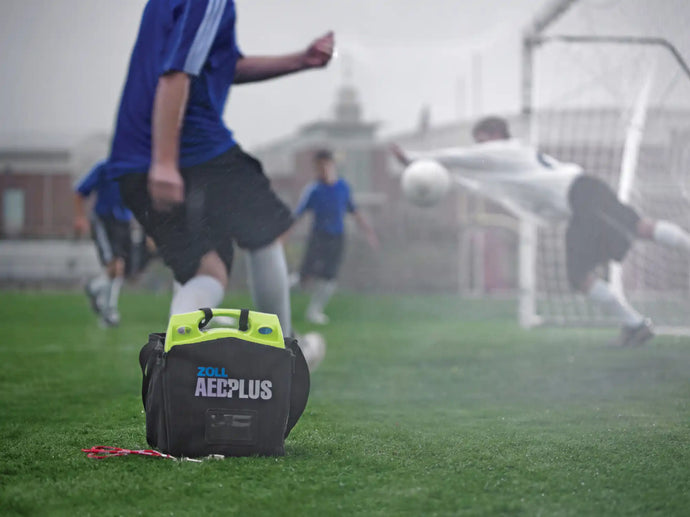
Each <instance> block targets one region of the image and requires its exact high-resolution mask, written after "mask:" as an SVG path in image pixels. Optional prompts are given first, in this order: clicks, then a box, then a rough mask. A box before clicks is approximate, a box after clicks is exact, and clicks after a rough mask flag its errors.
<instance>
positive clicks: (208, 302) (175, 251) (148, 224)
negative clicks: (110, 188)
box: [120, 171, 232, 314]
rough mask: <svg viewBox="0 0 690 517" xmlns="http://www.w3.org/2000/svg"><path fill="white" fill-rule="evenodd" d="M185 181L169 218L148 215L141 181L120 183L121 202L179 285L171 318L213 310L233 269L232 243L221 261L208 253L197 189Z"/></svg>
mask: <svg viewBox="0 0 690 517" xmlns="http://www.w3.org/2000/svg"><path fill="white" fill-rule="evenodd" d="M184 172H185V171H183V173H184ZM187 172H190V174H193V173H195V172H198V171H187ZM189 178H190V176H187V177H186V178H185V187H186V198H185V204H184V205H181V206H177V207H174V208H173V209H172V210H170V211H168V212H158V211H156V210H154V209H153V206H152V204H151V199H150V197H149V195H148V190H147V184H146V175H143V174H142V175H139V174H131V175H128V176H125V177H124V178H123V179H122V180H121V182H120V191H121V193H122V198H123V200H124V201H125V203H126V204H127V206H128V207H129V208H130V210H132V212H133V213H134V215H135V217H136V218H137V221H138V222H139V223H140V224H141V225H142V227H143V228H144V230H145V232H146V234H147V235H149V236H151V238H152V239H153V241H154V243H155V244H156V247H157V250H158V253H159V254H160V256H161V258H162V259H163V262H164V263H165V264H166V265H167V266H168V267H169V268H170V269H171V270H172V272H173V275H174V278H175V280H176V281H177V282H178V283H179V284H180V288H179V289H178V290H177V291H176V292H175V294H174V296H173V298H172V301H171V305H170V312H171V314H179V313H183V312H190V311H194V310H197V309H199V308H201V307H217V306H218V305H219V304H220V303H221V302H222V300H223V295H224V292H225V286H226V284H227V277H228V271H229V267H230V265H231V263H232V262H231V261H232V243H230V245H229V249H230V252H229V253H228V252H227V250H226V253H225V256H224V257H221V256H220V254H219V253H218V252H217V251H216V250H214V249H213V246H212V244H211V242H210V240H209V235H208V228H207V226H208V225H206V224H202V223H203V222H204V221H205V219H204V216H203V215H204V214H203V207H204V204H203V200H202V201H201V203H199V202H198V201H199V200H198V197H199V193H198V189H197V184H196V183H195V182H194V181H190V180H189ZM199 210H201V212H199Z"/></svg>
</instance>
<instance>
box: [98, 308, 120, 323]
mask: <svg viewBox="0 0 690 517" xmlns="http://www.w3.org/2000/svg"><path fill="white" fill-rule="evenodd" d="M101 321H102V322H103V324H104V325H105V326H106V327H117V326H118V325H119V324H120V313H119V312H117V309H107V310H105V311H103V314H101Z"/></svg>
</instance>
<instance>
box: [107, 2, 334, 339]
mask: <svg viewBox="0 0 690 517" xmlns="http://www.w3.org/2000/svg"><path fill="white" fill-rule="evenodd" d="M235 22H236V11H235V4H234V2H233V1H232V0H149V1H148V2H147V4H146V7H145V8H144V12H143V15H142V19H141V25H140V28H139V33H138V36H137V40H136V43H135V45H134V49H133V51H132V56H131V59H130V64H129V70H128V74H127V79H126V82H125V86H124V89H123V92H122V97H121V101H120V107H119V111H118V115H117V122H116V127H115V133H114V137H113V143H112V148H111V153H110V157H109V159H108V168H109V170H110V171H111V176H112V177H116V178H119V181H120V185H121V192H122V195H123V198H124V200H125V203H126V204H127V206H129V207H130V208H131V209H132V211H133V212H134V215H135V217H136V218H137V220H138V221H139V222H140V223H141V224H142V226H143V227H144V229H145V230H146V233H147V234H149V235H150V236H151V237H152V238H153V240H154V242H155V243H156V246H157V248H158V252H159V254H160V256H161V257H162V258H163V260H164V261H165V263H166V264H167V265H168V266H169V267H170V268H171V269H172V271H173V274H174V276H175V279H176V280H177V282H179V283H180V284H181V288H180V289H179V290H177V292H176V293H175V294H174V295H173V299H172V303H171V313H183V312H188V311H192V310H196V309H198V308H199V307H205V306H207V307H217V306H218V305H219V304H220V303H221V301H222V299H223V296H224V291H225V287H226V285H227V280H228V274H229V271H230V268H231V265H232V259H233V246H234V244H237V245H238V246H240V247H241V248H243V249H246V250H247V251H248V260H249V267H248V269H249V274H250V286H251V291H252V297H253V299H254V303H255V305H256V307H257V309H258V310H261V311H263V312H269V313H274V314H277V315H278V317H279V319H280V322H281V324H282V326H283V330H284V332H285V333H286V334H290V333H291V321H290V319H291V318H290V300H289V288H288V279H287V266H286V262H285V256H284V252H283V248H282V245H281V243H280V242H279V240H278V237H279V236H280V235H281V234H282V233H283V232H284V231H285V230H286V229H287V228H289V226H290V225H291V223H292V215H291V213H290V210H289V209H288V207H287V206H285V204H284V203H283V202H282V201H281V200H280V199H279V198H278V197H277V196H276V195H275V193H274V192H273V190H272V189H271V185H270V183H269V180H268V178H267V177H266V176H265V175H264V172H263V170H262V166H261V164H260V163H259V162H258V161H257V160H256V159H254V158H253V157H251V156H249V155H248V154H246V153H245V152H244V151H243V150H242V149H241V148H240V146H239V145H238V144H237V142H236V141H235V138H234V136H233V134H232V132H231V131H230V130H229V129H228V128H227V127H226V126H225V123H224V122H223V110H224V108H225V103H226V100H227V97H228V93H229V90H230V87H231V85H233V84H240V83H249V82H255V81H262V80H266V79H271V78H274V77H279V76H283V75H286V74H290V73H293V72H298V71H302V70H309V69H315V68H321V67H324V66H326V65H327V64H328V62H329V61H330V59H331V56H332V53H333V44H334V37H333V34H332V33H327V34H325V35H324V36H322V37H320V38H318V39H316V40H315V41H313V42H312V43H311V44H310V45H308V46H307V47H306V48H305V49H303V50H300V51H297V52H294V53H291V54H283V55H278V56H245V55H244V54H243V53H242V52H241V51H240V49H239V46H238V44H237V41H236V30H235ZM305 101H307V99H305Z"/></svg>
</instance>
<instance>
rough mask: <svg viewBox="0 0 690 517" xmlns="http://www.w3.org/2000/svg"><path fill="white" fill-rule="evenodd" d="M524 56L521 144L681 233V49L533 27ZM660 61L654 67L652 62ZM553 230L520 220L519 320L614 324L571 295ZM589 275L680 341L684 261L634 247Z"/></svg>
mask: <svg viewBox="0 0 690 517" xmlns="http://www.w3.org/2000/svg"><path fill="white" fill-rule="evenodd" d="M565 4H567V6H566V8H570V7H572V5H573V4H574V2H565V3H560V5H561V6H563V5H565ZM551 12H559V13H560V14H562V13H563V12H564V11H563V10H561V11H558V10H556V9H555V8H554V10H552V11H551ZM552 21H553V19H552ZM534 26H535V25H533V26H532V27H534ZM537 28H538V29H539V30H541V31H543V30H545V29H546V25H543V24H542V25H539V26H537ZM583 47H587V49H588V53H584V52H581V49H582V48H583ZM612 47H615V50H612ZM523 52H525V53H528V54H529V55H528V56H527V54H525V55H523V65H524V67H523V74H525V75H523V83H522V84H523V106H522V112H523V115H524V116H525V117H526V124H527V127H528V133H529V135H530V139H531V141H532V142H533V143H534V144H535V145H536V146H538V147H539V148H540V149H541V150H543V151H545V152H546V153H548V154H552V155H553V156H555V157H556V158H557V159H561V160H563V161H572V162H576V163H579V164H581V165H582V166H583V168H584V169H585V171H586V172H588V173H590V174H594V175H596V176H598V177H600V178H601V179H602V180H604V181H605V182H607V183H608V184H609V185H610V186H611V187H612V188H613V189H614V190H615V191H617V193H618V195H619V197H620V199H621V200H623V201H624V202H628V203H630V204H631V205H632V206H633V207H635V208H636V209H637V210H638V211H639V212H640V213H641V214H643V215H645V216H648V217H650V218H653V219H667V220H670V221H673V222H675V223H676V224H678V225H680V226H681V227H683V228H684V229H685V230H687V231H690V197H689V196H688V191H689V190H690V151H689V150H688V149H687V147H688V146H687V142H688V141H690V105H683V101H687V99H688V98H690V68H688V66H687V64H686V63H685V61H684V60H683V57H682V55H681V53H680V52H679V51H678V50H677V49H676V48H675V47H674V46H673V45H672V44H671V43H670V42H668V41H667V40H665V39H663V38H656V37H654V38H646V37H626V36H594V35H585V36H558V35H543V34H541V33H540V32H538V31H535V30H528V31H527V32H526V34H525V42H524V43H523ZM664 59H665V61H664V62H663V65H664V66H663V67H661V68H660V67H656V66H655V65H654V63H656V62H657V61H663V60H664ZM597 60H600V63H597V62H596V61H597ZM544 63H545V64H544ZM597 65H598V66H599V69H597V68H596V67H597ZM655 70H656V74H655ZM577 71H582V74H581V76H582V77H575V73H576V72H577ZM568 74H570V76H568ZM527 76H529V77H527ZM569 78H570V80H568V79H569ZM679 99H680V102H678V101H679ZM564 233H565V224H562V225H559V226H558V227H556V228H541V227H540V228H536V227H534V226H533V224H532V223H530V222H529V221H522V222H521V224H520V244H519V260H520V264H519V278H520V303H519V320H520V323H521V324H522V325H523V326H526V327H530V326H535V325H538V324H546V325H567V326H601V325H612V324H614V323H615V322H614V321H613V320H612V319H611V318H610V317H608V316H607V315H605V314H602V313H600V312H599V311H598V310H597V309H596V308H595V307H594V306H592V305H591V304H589V303H588V302H587V300H585V299H584V297H583V296H578V295H575V294H573V293H572V292H571V290H570V288H569V286H568V283H567V281H566V279H565V249H564ZM600 273H601V274H602V275H603V276H605V277H607V278H608V279H609V281H610V282H611V284H612V286H613V287H614V288H615V289H617V290H618V291H619V292H624V293H625V295H626V296H627V297H628V299H629V300H630V302H631V303H632V304H633V305H634V306H635V307H636V308H638V310H640V312H643V313H644V314H646V315H649V316H650V317H652V319H653V320H654V321H655V324H656V327H657V331H658V332H659V333H669V334H690V259H688V258H687V256H684V255H683V254H682V253H680V252H677V251H676V250H669V249H664V248H661V247H660V246H658V245H654V244H648V243H641V242H636V243H635V244H634V246H633V248H632V249H631V251H630V253H629V254H628V256H627V258H626V260H624V261H623V263H622V264H621V265H618V264H615V263H614V264H612V265H611V266H609V267H604V268H603V269H602V271H600Z"/></svg>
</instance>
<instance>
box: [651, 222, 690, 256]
mask: <svg viewBox="0 0 690 517" xmlns="http://www.w3.org/2000/svg"><path fill="white" fill-rule="evenodd" d="M652 238H653V239H654V242H658V243H659V244H662V245H664V246H667V247H669V248H675V249H680V250H683V251H685V252H687V253H690V235H688V233H687V232H686V231H685V230H683V229H682V228H681V227H680V226H678V225H677V224H675V223H672V222H669V221H657V222H656V223H655V224H654V232H653V235H652Z"/></svg>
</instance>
